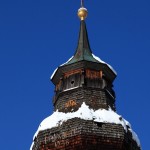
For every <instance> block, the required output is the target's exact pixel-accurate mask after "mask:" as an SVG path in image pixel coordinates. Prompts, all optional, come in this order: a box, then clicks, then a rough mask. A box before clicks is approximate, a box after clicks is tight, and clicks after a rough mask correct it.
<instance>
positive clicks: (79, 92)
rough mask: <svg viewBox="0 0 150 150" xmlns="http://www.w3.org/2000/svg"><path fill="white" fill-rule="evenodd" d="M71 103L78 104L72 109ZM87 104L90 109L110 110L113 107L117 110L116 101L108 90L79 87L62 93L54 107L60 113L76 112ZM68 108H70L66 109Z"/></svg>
mask: <svg viewBox="0 0 150 150" xmlns="http://www.w3.org/2000/svg"><path fill="white" fill-rule="evenodd" d="M69 101H74V102H75V103H76V104H74V105H73V106H72V105H70V107H69V106H68V105H67V103H68V102H69ZM83 102H85V103H86V104H87V105H88V106H89V107H90V108H92V109H94V110H97V109H99V108H104V109H108V108H109V107H111V108H112V109H113V110H115V100H114V99H112V98H111V97H110V96H109V95H108V94H107V92H106V90H105V89H104V90H101V89H98V88H97V89H96V88H85V87H79V88H76V89H72V90H68V91H65V92H62V93H60V94H59V95H58V96H57V97H55V101H54V107H55V110H57V109H58V111H60V112H70V111H76V110H77V109H78V108H79V107H80V106H81V104H82V103H83ZM66 106H68V107H66Z"/></svg>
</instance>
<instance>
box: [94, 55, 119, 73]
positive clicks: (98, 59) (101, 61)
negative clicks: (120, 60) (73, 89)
mask: <svg viewBox="0 0 150 150" xmlns="http://www.w3.org/2000/svg"><path fill="white" fill-rule="evenodd" d="M92 56H93V57H94V58H95V59H96V60H97V61H99V62H100V63H102V64H106V65H107V66H108V67H109V68H110V69H111V70H112V71H113V72H114V73H115V74H116V75H117V72H116V71H115V69H114V68H113V67H112V66H111V65H109V64H107V63H106V62H104V61H103V60H101V59H100V58H99V57H98V56H95V55H94V54H92Z"/></svg>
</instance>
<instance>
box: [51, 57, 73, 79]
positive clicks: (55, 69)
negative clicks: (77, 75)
mask: <svg viewBox="0 0 150 150" xmlns="http://www.w3.org/2000/svg"><path fill="white" fill-rule="evenodd" d="M72 58H73V56H72V57H71V58H69V59H68V60H67V62H65V63H63V64H62V65H60V66H63V65H65V64H67V63H68V62H69V61H70V60H71V59H72ZM57 70H58V68H56V69H55V70H54V71H53V73H52V75H51V77H50V79H52V78H53V77H54V75H55V73H56V71H57Z"/></svg>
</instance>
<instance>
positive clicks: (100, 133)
mask: <svg viewBox="0 0 150 150" xmlns="http://www.w3.org/2000/svg"><path fill="white" fill-rule="evenodd" d="M129 141H130V142H129ZM34 143H35V144H34V146H33V150H140V148H139V147H138V146H137V144H136V142H135V141H134V140H133V139H132V135H131V133H130V132H129V131H128V132H127V133H126V132H125V131H124V129H123V127H122V126H121V125H117V124H110V123H97V122H94V121H88V120H87V121H86V120H82V119H79V118H73V119H70V120H68V121H66V122H64V123H63V124H62V125H58V127H55V128H52V129H47V130H44V131H41V132H39V134H38V136H37V138H36V139H35V140H34Z"/></svg>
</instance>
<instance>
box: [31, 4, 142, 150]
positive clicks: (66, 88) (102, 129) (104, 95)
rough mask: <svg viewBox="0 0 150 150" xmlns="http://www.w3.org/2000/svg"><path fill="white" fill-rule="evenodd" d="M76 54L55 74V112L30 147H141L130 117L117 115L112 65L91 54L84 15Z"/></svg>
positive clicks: (100, 149) (127, 149)
mask: <svg viewBox="0 0 150 150" xmlns="http://www.w3.org/2000/svg"><path fill="white" fill-rule="evenodd" d="M87 15H88V11H87V9H86V8H85V7H84V6H83V1H82V2H81V8H80V9H79V10H78V16H79V18H80V31H79V38H78V44H77V48H76V51H75V53H74V56H73V57H72V58H70V59H69V60H68V61H67V62H66V63H64V64H63V65H61V66H59V67H58V68H57V69H56V70H55V71H54V73H53V75H52V76H51V81H52V83H53V84H54V85H55V93H54V98H53V105H54V113H53V114H52V115H51V116H49V117H47V118H46V119H45V120H43V121H42V122H41V124H40V126H39V128H38V130H37V132H36V133H35V135H34V138H33V143H32V145H31V148H30V150H141V148H140V142H139V139H138V137H137V135H136V134H135V132H134V131H133V130H132V129H131V125H130V123H129V122H128V121H126V120H125V119H124V118H122V117H121V116H120V115H118V114H117V113H116V107H115V92H114V90H113V81H114V79H115V78H116V76H117V74H116V72H115V71H114V69H113V68H112V67H111V66H110V65H109V64H107V63H105V62H104V61H102V60H101V59H100V58H98V57H97V56H95V55H94V54H93V53H92V50H91V48H90V44H89V40H88V33H87V28H86V23H85V19H86V17H87Z"/></svg>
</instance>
